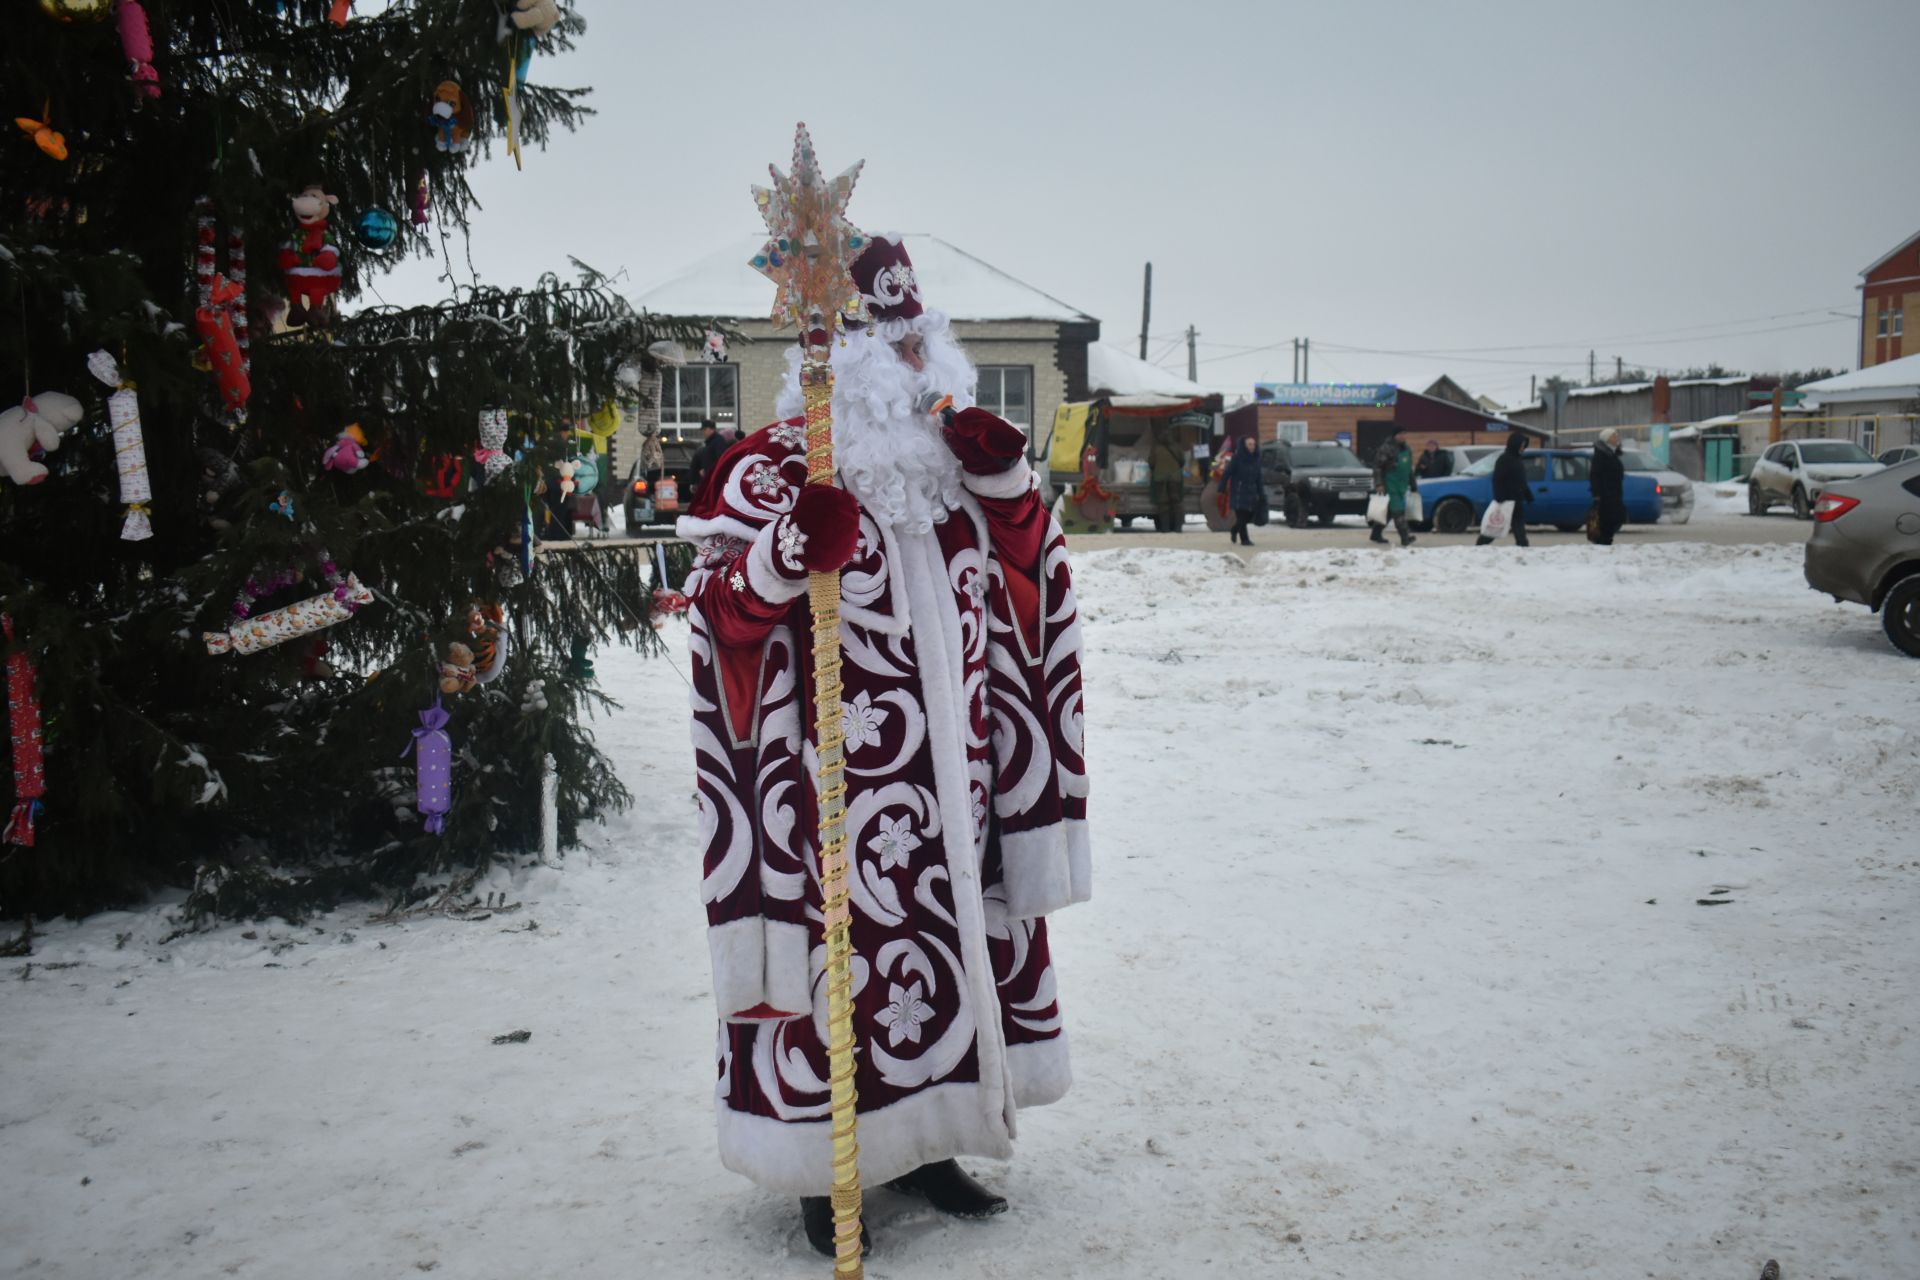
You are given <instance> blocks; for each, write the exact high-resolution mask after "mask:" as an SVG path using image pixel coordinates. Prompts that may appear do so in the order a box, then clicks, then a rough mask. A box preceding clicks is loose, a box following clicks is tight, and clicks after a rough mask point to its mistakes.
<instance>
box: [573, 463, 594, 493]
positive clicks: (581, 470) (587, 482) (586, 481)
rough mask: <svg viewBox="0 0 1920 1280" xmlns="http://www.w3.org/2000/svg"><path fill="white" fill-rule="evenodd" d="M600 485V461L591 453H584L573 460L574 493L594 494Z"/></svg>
mask: <svg viewBox="0 0 1920 1280" xmlns="http://www.w3.org/2000/svg"><path fill="white" fill-rule="evenodd" d="M599 483H600V461H599V459H598V458H596V457H595V456H594V455H593V454H591V453H583V454H581V455H580V456H579V457H577V458H575V459H574V460H573V491H574V492H575V493H592V492H593V491H594V488H595V487H596V486H597V485H598V484H599Z"/></svg>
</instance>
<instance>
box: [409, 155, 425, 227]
mask: <svg viewBox="0 0 1920 1280" xmlns="http://www.w3.org/2000/svg"><path fill="white" fill-rule="evenodd" d="M428 194H429V192H428V190H427V171H426V170H425V169H422V170H420V172H419V173H416V174H415V175H414V176H413V197H412V199H413V204H412V209H413V225H414V226H416V227H424V226H426V225H427V196H428Z"/></svg>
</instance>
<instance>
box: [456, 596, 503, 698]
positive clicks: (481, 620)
mask: <svg viewBox="0 0 1920 1280" xmlns="http://www.w3.org/2000/svg"><path fill="white" fill-rule="evenodd" d="M467 634H468V635H470V636H472V637H473V678H474V682H475V683H476V684H492V683H493V682H494V681H495V680H498V679H499V678H500V673H501V672H503V671H505V670H506V669H507V651H508V649H509V648H510V647H511V642H512V636H513V633H512V632H510V631H508V630H507V615H506V610H504V609H502V608H501V607H500V606H499V605H497V604H493V603H491V602H482V601H479V600H475V601H474V602H472V603H471V604H469V605H468V606H467Z"/></svg>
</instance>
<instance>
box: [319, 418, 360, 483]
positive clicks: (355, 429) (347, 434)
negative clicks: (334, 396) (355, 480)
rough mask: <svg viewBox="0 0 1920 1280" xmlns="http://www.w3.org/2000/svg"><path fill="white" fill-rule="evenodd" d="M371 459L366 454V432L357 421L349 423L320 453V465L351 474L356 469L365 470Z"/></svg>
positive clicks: (330, 469)
mask: <svg viewBox="0 0 1920 1280" xmlns="http://www.w3.org/2000/svg"><path fill="white" fill-rule="evenodd" d="M371 461H373V459H372V458H370V457H368V456H367V433H366V432H365V431H362V430H361V429H360V424H359V423H357V422H354V423H349V424H348V425H347V429H346V430H344V431H342V432H341V433H340V434H339V435H337V436H335V437H334V438H333V443H332V444H330V445H328V446H327V451H326V452H325V453H323V454H321V455H320V465H321V466H322V467H323V468H325V469H327V470H329V471H344V472H346V473H347V474H348V475H352V474H353V473H354V472H356V471H365V470H366V469H367V464H368V463H369V462H371Z"/></svg>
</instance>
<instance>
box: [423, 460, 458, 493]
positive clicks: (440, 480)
mask: <svg viewBox="0 0 1920 1280" xmlns="http://www.w3.org/2000/svg"><path fill="white" fill-rule="evenodd" d="M466 478H467V470H466V466H465V465H464V464H463V463H462V462H461V461H460V455H459V454H457V453H443V454H441V455H440V456H439V457H437V458H435V459H434V460H433V478H432V479H431V480H429V481H427V482H426V484H425V486H423V487H424V488H425V489H426V493H427V496H428V497H429V498H457V497H459V496H460V484H461V482H462V481H464V480H465V479H466Z"/></svg>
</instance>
